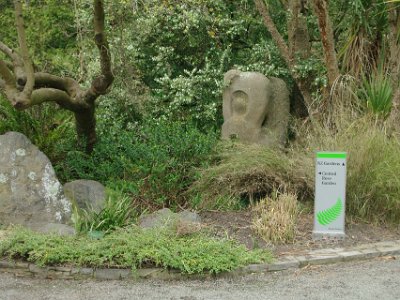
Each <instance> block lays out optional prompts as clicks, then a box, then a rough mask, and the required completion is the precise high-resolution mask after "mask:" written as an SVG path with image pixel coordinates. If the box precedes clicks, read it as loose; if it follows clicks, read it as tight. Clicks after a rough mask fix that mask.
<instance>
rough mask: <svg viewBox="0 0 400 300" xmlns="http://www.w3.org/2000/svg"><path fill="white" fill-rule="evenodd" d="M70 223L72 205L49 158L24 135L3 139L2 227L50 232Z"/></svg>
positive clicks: (0, 165)
mask: <svg viewBox="0 0 400 300" xmlns="http://www.w3.org/2000/svg"><path fill="white" fill-rule="evenodd" d="M70 221H71V202H70V201H69V200H67V198H66V197H65V196H64V193H63V190H62V186H61V184H60V182H59V181H58V179H57V178H56V175H55V172H54V169H53V166H52V165H51V163H50V161H49V159H48V158H47V157H46V155H44V154H43V153H42V152H41V151H40V150H39V149H38V148H37V147H36V146H34V145H33V144H32V143H31V142H30V141H29V139H28V138H27V137H26V136H24V135H23V134H21V133H17V132H8V133H6V134H4V135H0V224H3V225H8V224H21V225H24V226H26V227H28V228H31V229H40V228H43V231H47V230H46V226H47V227H48V224H68V223H70ZM53 227H54V226H53Z"/></svg>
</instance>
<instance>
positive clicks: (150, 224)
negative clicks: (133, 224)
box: [138, 208, 176, 228]
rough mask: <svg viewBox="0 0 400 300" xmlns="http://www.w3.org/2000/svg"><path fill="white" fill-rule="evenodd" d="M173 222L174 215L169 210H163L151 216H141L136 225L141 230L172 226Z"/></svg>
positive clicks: (174, 219)
mask: <svg viewBox="0 0 400 300" xmlns="http://www.w3.org/2000/svg"><path fill="white" fill-rule="evenodd" d="M175 221H176V214H175V213H173V212H172V211H171V210H170V209H169V208H163V209H160V210H158V211H156V212H154V213H152V214H149V215H144V216H141V217H140V218H139V222H138V224H139V226H140V227H141V228H154V227H165V226H168V225H173V223H174V222H175Z"/></svg>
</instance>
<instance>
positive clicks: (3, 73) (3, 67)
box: [0, 60, 15, 87]
mask: <svg viewBox="0 0 400 300" xmlns="http://www.w3.org/2000/svg"><path fill="white" fill-rule="evenodd" d="M0 77H1V78H2V79H3V80H4V83H5V85H7V86H10V87H12V86H14V87H15V78H14V75H13V74H12V73H11V71H10V69H9V68H8V66H7V64H6V63H5V61H3V60H0Z"/></svg>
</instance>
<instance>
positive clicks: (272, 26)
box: [255, 0, 294, 69]
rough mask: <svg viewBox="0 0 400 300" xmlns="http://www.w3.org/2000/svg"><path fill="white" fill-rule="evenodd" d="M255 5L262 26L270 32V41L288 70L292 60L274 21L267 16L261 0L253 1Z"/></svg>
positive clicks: (291, 65)
mask: <svg viewBox="0 0 400 300" xmlns="http://www.w3.org/2000/svg"><path fill="white" fill-rule="evenodd" d="M255 4H256V7H257V10H258V11H259V13H260V14H261V16H262V18H263V20H264V24H265V26H266V27H267V29H268V31H269V32H270V34H271V36H272V39H273V40H274V41H275V44H276V46H277V47H278V48H279V51H280V53H281V55H282V57H283V59H284V60H285V62H286V64H287V65H288V67H289V68H290V69H292V68H293V67H294V63H293V58H292V57H290V54H289V48H288V46H287V45H286V42H285V40H284V39H283V37H282V35H281V34H280V33H279V31H278V29H277V28H276V26H275V24H274V21H272V18H271V16H270V14H269V11H268V7H267V6H266V5H265V3H264V2H263V0H255Z"/></svg>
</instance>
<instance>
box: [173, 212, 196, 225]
mask: <svg viewBox="0 0 400 300" xmlns="http://www.w3.org/2000/svg"><path fill="white" fill-rule="evenodd" d="M178 218H179V219H180V220H181V221H185V222H190V223H199V224H200V223H201V217H200V216H199V215H198V214H197V213H195V212H191V211H188V210H184V211H181V212H180V213H178Z"/></svg>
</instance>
